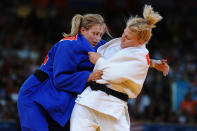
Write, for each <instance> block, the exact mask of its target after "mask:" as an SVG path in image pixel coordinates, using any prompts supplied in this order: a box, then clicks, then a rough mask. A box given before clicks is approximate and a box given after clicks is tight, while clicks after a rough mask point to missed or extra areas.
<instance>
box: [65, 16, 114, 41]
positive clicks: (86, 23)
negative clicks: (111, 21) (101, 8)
mask: <svg viewBox="0 0 197 131" xmlns="http://www.w3.org/2000/svg"><path fill="white" fill-rule="evenodd" d="M95 24H100V25H103V27H104V33H107V34H108V35H109V36H111V35H110V33H109V31H108V28H107V26H106V24H105V22H104V19H103V17H102V16H101V15H99V14H86V15H84V16H82V15H80V14H76V15H75V16H74V17H73V18H72V27H71V32H70V34H66V33H63V36H64V37H70V36H75V35H77V34H78V33H80V29H81V27H84V28H85V29H86V30H89V29H90V28H91V27H92V26H93V25H95Z"/></svg>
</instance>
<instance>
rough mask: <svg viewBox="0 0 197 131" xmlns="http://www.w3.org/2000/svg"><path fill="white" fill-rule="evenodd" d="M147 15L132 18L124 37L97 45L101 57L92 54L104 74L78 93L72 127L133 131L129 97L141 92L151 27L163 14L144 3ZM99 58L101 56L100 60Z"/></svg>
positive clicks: (77, 130) (91, 130) (73, 130)
mask: <svg viewBox="0 0 197 131" xmlns="http://www.w3.org/2000/svg"><path fill="white" fill-rule="evenodd" d="M143 15H144V18H138V17H135V18H133V19H129V20H128V22H127V27H126V29H125V30H124V33H123V35H122V37H121V38H116V39H113V40H111V41H110V42H108V43H106V44H105V45H103V46H101V47H99V48H98V50H97V52H98V53H100V54H101V56H102V57H98V58H93V59H91V57H94V56H91V55H90V61H91V62H93V63H94V59H96V60H95V61H97V62H96V64H95V67H94V70H102V71H103V75H102V78H101V79H99V80H96V82H92V83H91V84H90V86H88V87H87V88H86V89H85V90H84V91H83V93H82V94H81V95H78V98H77V99H76V104H75V106H74V109H73V112H72V115H71V125H70V126H71V128H70V129H71V131H96V130H101V131H130V118H129V114H128V107H127V100H128V98H136V97H137V96H138V94H139V93H140V91H141V89H142V86H143V83H144V80H145V78H146V75H147V71H148V69H149V66H150V60H149V51H148V50H147V49H146V47H145V43H147V42H148V41H149V39H150V37H151V32H152V28H153V27H155V26H154V24H156V23H157V22H158V21H160V20H161V19H162V17H161V16H160V15H159V14H158V13H157V12H154V11H153V10H152V7H151V6H147V5H146V6H145V8H144V13H143ZM97 59H98V60H97Z"/></svg>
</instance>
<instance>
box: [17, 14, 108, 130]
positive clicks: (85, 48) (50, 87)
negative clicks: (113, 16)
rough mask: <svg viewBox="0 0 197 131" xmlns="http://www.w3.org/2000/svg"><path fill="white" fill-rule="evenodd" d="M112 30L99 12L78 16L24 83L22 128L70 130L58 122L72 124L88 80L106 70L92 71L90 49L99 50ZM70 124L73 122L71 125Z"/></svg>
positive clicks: (20, 94)
mask: <svg viewBox="0 0 197 131" xmlns="http://www.w3.org/2000/svg"><path fill="white" fill-rule="evenodd" d="M105 32H108V30H107V28H106V25H105V23H104V19H103V18H102V16H100V15H98V14H87V15H84V16H82V15H75V16H74V17H73V19H72V28H71V33H70V34H63V35H64V37H65V38H63V39H62V40H60V41H59V42H58V43H56V44H55V45H54V46H53V47H52V48H51V49H50V51H49V53H48V55H47V56H46V58H45V60H44V62H43V64H42V65H41V67H40V69H39V70H37V71H36V72H35V73H34V74H32V75H31V76H30V77H29V78H28V79H27V80H26V81H25V82H24V84H23V85H22V87H21V89H20V91H19V96H18V113H19V117H20V123H21V129H22V131H48V130H56V131H59V130H64V131H66V130H69V127H67V128H64V129H63V128H62V129H56V127H55V126H57V125H55V126H54V125H53V123H52V124H51V123H50V122H49V121H48V117H49V118H50V119H52V120H53V121H54V122H56V123H58V125H61V126H60V127H64V126H65V125H66V123H68V121H69V119H70V116H71V112H72V109H73V107H74V104H75V99H76V97H77V94H80V93H81V92H82V91H83V90H84V87H85V85H86V82H90V81H92V80H97V79H99V78H100V77H101V75H102V71H95V72H92V70H93V67H94V65H93V64H91V63H90V61H89V57H88V52H96V50H97V48H98V47H99V46H101V45H102V44H104V43H105V42H104V41H103V40H101V37H102V35H103V33H105ZM68 125H69V124H68Z"/></svg>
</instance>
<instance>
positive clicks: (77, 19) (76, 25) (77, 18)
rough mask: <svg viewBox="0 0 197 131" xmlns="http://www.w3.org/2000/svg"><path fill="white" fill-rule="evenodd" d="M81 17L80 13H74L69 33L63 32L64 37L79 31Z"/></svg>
mask: <svg viewBox="0 0 197 131" xmlns="http://www.w3.org/2000/svg"><path fill="white" fill-rule="evenodd" d="M82 19H83V16H82V15H80V14H77V15H75V16H74V17H73V18H72V27H71V32H70V34H66V33H63V36H64V37H70V36H75V35H77V34H78V33H79V30H80V27H81V21H82Z"/></svg>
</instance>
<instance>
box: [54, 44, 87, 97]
mask: <svg viewBox="0 0 197 131" xmlns="http://www.w3.org/2000/svg"><path fill="white" fill-rule="evenodd" d="M77 48H80V47H76V46H75V45H70V44H69V43H60V45H59V46H58V47H57V49H56V53H55V56H54V65H53V66H54V68H53V73H54V74H53V77H54V78H53V80H54V84H55V87H56V88H58V89H60V90H65V91H68V92H73V93H81V92H82V91H83V88H84V87H85V84H86V82H87V80H88V77H89V75H90V73H91V72H89V71H77V66H78V64H79V62H80V59H81V57H82V56H81V55H80V53H77V51H76V49H77ZM78 50H79V49H78Z"/></svg>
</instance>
